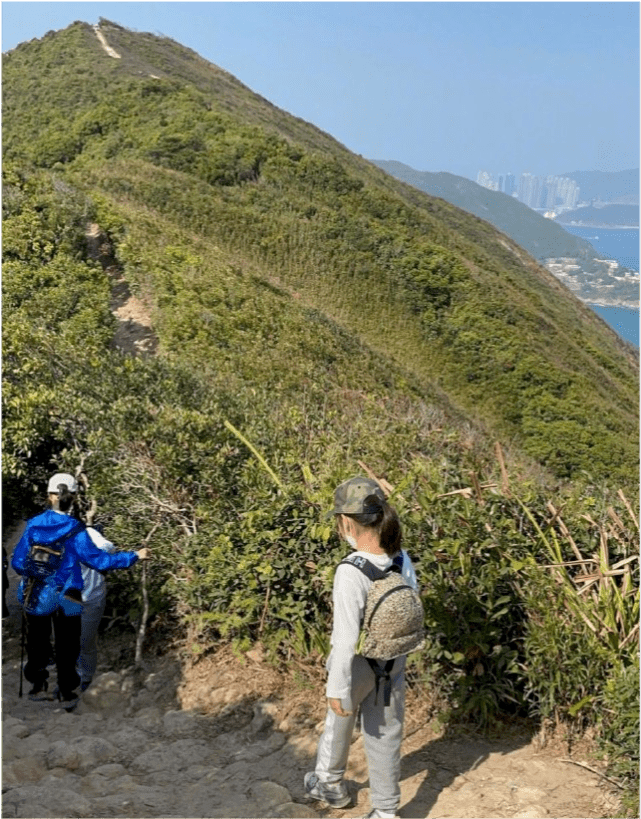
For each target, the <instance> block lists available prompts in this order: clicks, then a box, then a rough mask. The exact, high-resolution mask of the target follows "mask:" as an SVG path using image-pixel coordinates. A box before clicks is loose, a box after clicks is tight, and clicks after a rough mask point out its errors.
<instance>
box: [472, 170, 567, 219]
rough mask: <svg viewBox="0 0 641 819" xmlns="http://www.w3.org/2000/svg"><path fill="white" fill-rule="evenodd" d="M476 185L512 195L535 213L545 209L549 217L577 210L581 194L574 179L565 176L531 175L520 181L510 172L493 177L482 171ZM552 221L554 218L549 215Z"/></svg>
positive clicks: (525, 175) (520, 178)
mask: <svg viewBox="0 0 641 819" xmlns="http://www.w3.org/2000/svg"><path fill="white" fill-rule="evenodd" d="M476 183H477V184H478V185H480V186H481V187H482V188H487V189H488V190H491V191H501V192H502V193H505V194H507V195H508V196H513V197H514V198H515V199H518V200H519V202H523V204H524V205H527V206H528V207H529V208H532V209H533V210H543V211H546V212H549V213H550V214H552V213H554V215H555V216H557V215H559V214H560V213H563V211H566V210H573V209H574V208H576V206H577V205H578V204H579V194H580V193H581V189H580V188H579V186H578V185H577V183H576V182H575V181H574V179H569V178H568V177H566V176H534V174H531V173H522V174H521V175H520V176H519V178H518V180H517V178H516V176H515V175H514V174H511V173H506V174H501V175H500V176H498V177H497V178H494V177H493V176H492V174H490V173H488V172H487V171H479V172H478V174H477V177H476ZM544 215H547V213H546V214H544ZM550 218H554V217H552V216H551V215H550Z"/></svg>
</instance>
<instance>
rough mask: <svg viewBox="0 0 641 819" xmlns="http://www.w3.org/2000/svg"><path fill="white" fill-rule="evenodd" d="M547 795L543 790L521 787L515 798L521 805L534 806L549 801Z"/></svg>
mask: <svg viewBox="0 0 641 819" xmlns="http://www.w3.org/2000/svg"><path fill="white" fill-rule="evenodd" d="M547 797H548V795H547V793H546V792H545V791H544V790H543V789H542V788H532V787H527V786H526V787H521V788H518V789H517V790H516V792H515V793H514V798H515V799H516V801H517V802H518V803H519V805H533V804H535V803H537V802H538V803H541V802H546V801H547Z"/></svg>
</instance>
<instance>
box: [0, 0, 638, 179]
mask: <svg viewBox="0 0 641 819" xmlns="http://www.w3.org/2000/svg"><path fill="white" fill-rule="evenodd" d="M100 17H104V18H106V19H108V20H111V21H113V22H115V23H118V24H120V25H122V26H125V27H127V28H130V29H133V30H135V31H149V32H152V33H156V34H162V35H165V36H167V37H170V38H171V39H173V40H176V41H177V42H179V43H181V44H182V45H185V46H187V47H189V48H191V49H193V50H194V51H196V52H197V53H198V54H200V55H201V56H202V57H204V58H205V59H207V60H209V61H210V62H212V63H214V64H216V65H217V66H219V67H221V68H223V69H225V70H226V71H228V72H229V73H231V74H233V75H234V76H235V77H236V78H237V79H239V80H240V81H241V82H242V83H244V84H245V85H247V86H248V87H249V88H251V89H252V90H253V91H255V92H256V93H258V94H260V95H261V96H263V97H265V98H266V99H268V100H269V101H270V102H272V103H274V104H275V105H277V106H278V107H280V108H283V109H284V110H286V111H288V112H289V113H291V114H293V115H295V116H297V117H300V118H302V119H304V120H307V121H308V122H311V123H313V124H314V125H316V126H318V127H319V128H321V129H322V130H324V131H326V132H327V133H329V134H331V135H332V136H333V137H335V138H336V139H338V140H339V141H340V142H342V143H343V144H344V145H345V146H346V147H347V148H349V149H350V150H352V151H354V152H355V153H358V154H361V155H362V156H364V157H366V158H368V159H379V160H380V159H386V160H392V159H393V160H397V161H399V162H403V163H405V164H406V165H409V166H411V167H413V168H415V169H417V170H421V171H432V172H438V171H447V172H449V173H453V174H457V175H460V176H466V177H468V178H470V179H475V178H476V174H477V172H478V171H479V170H481V169H483V170H487V171H489V172H490V173H494V174H499V173H505V172H511V173H514V174H517V175H518V174H520V173H524V172H529V173H532V174H535V175H547V174H553V175H560V174H562V173H565V172H571V171H578V170H601V171H620V170H627V169H631V168H638V167H639V4H638V3H632V2H582V0H579V2H452V3H450V2H409V3H408V2H380V3H370V2H362V3H361V2H329V3H325V2H323V3H317V2H309V3H308V2H261V3H251V2H186V3H182V2H105V3H102V2H3V3H2V50H3V52H4V51H7V50H10V49H12V48H15V47H16V46H17V45H19V44H20V43H21V42H25V41H27V40H30V39H33V38H36V37H37V38H40V37H42V36H43V35H44V34H45V33H46V32H47V31H50V30H59V29H62V28H66V27H67V26H68V25H70V24H71V23H73V22H74V21H76V20H82V21H84V22H87V23H97V22H98V20H99V18H100Z"/></svg>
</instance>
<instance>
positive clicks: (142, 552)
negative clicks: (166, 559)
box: [136, 546, 151, 560]
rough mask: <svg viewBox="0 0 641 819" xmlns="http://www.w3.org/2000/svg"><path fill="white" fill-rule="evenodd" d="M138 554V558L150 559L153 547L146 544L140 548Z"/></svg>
mask: <svg viewBox="0 0 641 819" xmlns="http://www.w3.org/2000/svg"><path fill="white" fill-rule="evenodd" d="M136 554H137V555H138V560H149V559H150V558H151V549H148V548H147V547H146V546H145V547H143V548H142V549H138V551H137V552H136Z"/></svg>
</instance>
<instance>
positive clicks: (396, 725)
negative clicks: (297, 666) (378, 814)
mask: <svg viewBox="0 0 641 819" xmlns="http://www.w3.org/2000/svg"><path fill="white" fill-rule="evenodd" d="M390 677H391V679H392V695H391V698H390V704H389V706H387V707H385V705H384V704H383V688H384V685H383V683H381V685H380V688H379V692H378V702H375V701H376V699H377V698H376V678H375V676H374V672H373V671H372V669H371V668H370V665H369V663H368V662H367V660H366V659H365V658H364V657H361V656H359V655H355V657H354V659H353V660H352V698H351V703H350V702H347V701H345V700H343V703H342V704H343V708H344V709H345V710H346V711H351V712H352V713H351V714H350V716H348V717H339V716H337V715H336V714H335V713H334V712H333V711H332V710H331V708H328V709H327V717H326V718H325V727H324V729H323V733H322V735H321V738H320V740H319V743H318V752H317V755H316V775H317V776H318V778H319V780H320V781H321V782H327V783H331V782H340V781H341V780H342V778H343V776H344V775H345V770H346V768H347V758H348V755H349V748H350V744H351V741H352V732H353V730H354V724H355V722H356V714H357V711H358V707H359V705H360V707H361V730H362V732H363V744H364V746H365V754H366V756H367V767H368V771H369V783H370V801H371V806H372V808H378V809H379V810H382V811H385V812H390V813H393V812H395V811H396V809H397V808H398V806H399V804H400V801H401V786H400V778H401V741H402V739H403V716H404V713H405V657H399V658H398V659H396V660H395V661H394V665H393V667H392V670H391V672H390Z"/></svg>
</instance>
